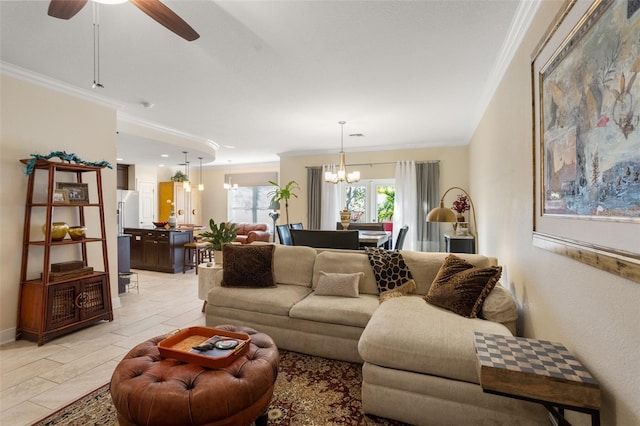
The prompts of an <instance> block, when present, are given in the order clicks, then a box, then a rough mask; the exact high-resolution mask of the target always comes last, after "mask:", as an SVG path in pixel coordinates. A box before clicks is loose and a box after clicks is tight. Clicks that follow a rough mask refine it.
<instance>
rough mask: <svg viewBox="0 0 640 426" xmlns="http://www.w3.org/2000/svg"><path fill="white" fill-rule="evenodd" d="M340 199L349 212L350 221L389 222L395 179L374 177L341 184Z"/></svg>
mask: <svg viewBox="0 0 640 426" xmlns="http://www.w3.org/2000/svg"><path fill="white" fill-rule="evenodd" d="M340 199H341V200H344V206H346V208H347V210H349V211H350V212H351V221H352V222H390V221H392V220H393V204H394V201H395V180H394V179H375V180H370V181H360V182H356V183H353V184H347V185H343V186H342V187H341V188H340Z"/></svg>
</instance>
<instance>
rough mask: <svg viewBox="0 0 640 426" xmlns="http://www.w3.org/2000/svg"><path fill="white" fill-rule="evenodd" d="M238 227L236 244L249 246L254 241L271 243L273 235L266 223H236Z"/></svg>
mask: <svg viewBox="0 0 640 426" xmlns="http://www.w3.org/2000/svg"><path fill="white" fill-rule="evenodd" d="M235 225H236V226H237V227H238V235H237V236H236V240H235V241H236V242H238V243H241V244H249V243H252V242H254V241H264V242H267V243H268V242H269V241H271V234H270V233H269V231H268V227H267V224H266V223H236V224H235Z"/></svg>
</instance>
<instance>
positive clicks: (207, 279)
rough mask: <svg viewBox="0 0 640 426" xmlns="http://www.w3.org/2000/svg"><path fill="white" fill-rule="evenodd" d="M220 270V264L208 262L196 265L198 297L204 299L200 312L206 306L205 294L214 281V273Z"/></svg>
mask: <svg viewBox="0 0 640 426" xmlns="http://www.w3.org/2000/svg"><path fill="white" fill-rule="evenodd" d="M221 270H222V265H220V264H216V263H212V262H208V263H202V264H200V265H198V271H199V274H198V299H200V300H204V303H203V304H202V312H204V309H205V308H206V307H207V295H208V294H209V290H211V288H212V287H213V284H214V283H215V278H216V274H217V273H218V272H220V271H221Z"/></svg>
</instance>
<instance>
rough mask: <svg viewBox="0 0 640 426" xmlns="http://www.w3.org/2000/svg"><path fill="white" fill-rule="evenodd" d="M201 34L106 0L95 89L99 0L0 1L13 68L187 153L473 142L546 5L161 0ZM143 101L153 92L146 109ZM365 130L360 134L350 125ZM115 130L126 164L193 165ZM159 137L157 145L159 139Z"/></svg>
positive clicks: (233, 157)
mask: <svg viewBox="0 0 640 426" xmlns="http://www.w3.org/2000/svg"><path fill="white" fill-rule="evenodd" d="M164 3H165V4H166V5H167V6H169V7H170V8H171V9H172V10H173V11H174V12H176V13H177V14H178V15H180V16H181V17H182V18H183V19H184V20H185V21H187V22H188V23H189V24H190V25H191V26H192V27H193V28H194V29H195V30H196V31H197V32H198V33H199V34H200V38H199V39H198V40H196V41H193V42H187V41H185V40H183V39H182V38H180V37H178V36H176V35H175V34H173V33H171V32H169V31H168V30H167V29H165V28H164V27H162V26H161V25H159V24H158V23H156V22H155V21H153V20H152V19H151V18H149V17H148V16H147V15H145V14H144V13H142V12H141V11H140V10H138V9H137V8H136V7H135V6H133V5H132V4H131V3H125V4H121V5H112V6H107V5H100V6H99V13H100V67H99V71H100V83H102V85H103V86H104V88H103V89H92V88H91V85H92V82H93V78H94V77H93V76H94V66H93V5H92V4H91V3H89V4H87V5H86V6H85V7H84V8H83V9H82V10H81V11H80V12H79V13H78V14H77V15H76V16H74V17H73V18H71V19H70V20H68V21H65V20H60V19H56V18H52V17H50V16H48V15H47V8H48V1H6V0H2V1H0V24H1V30H0V31H1V32H0V38H1V44H0V54H1V60H2V65H3V72H8V70H11V72H13V73H14V74H21V75H33V76H37V78H38V79H40V80H41V81H42V80H44V81H47V82H53V84H55V85H57V87H59V88H60V87H62V88H64V89H65V90H66V89H70V90H72V91H75V92H76V93H81V94H82V95H84V96H88V97H91V98H97V99H100V100H103V101H106V102H109V103H112V104H115V105H116V106H117V108H118V114H119V122H120V120H121V118H122V122H129V123H131V122H134V123H137V124H141V123H142V124H143V125H144V126H149V127H151V128H153V129H154V130H158V129H160V131H161V132H163V131H164V132H166V133H169V134H172V135H173V136H175V135H176V134H177V135H181V136H182V137H183V138H184V139H187V140H189V147H188V148H187V149H186V150H187V151H188V152H189V161H190V162H191V164H195V162H197V161H198V160H197V157H198V156H203V157H204V160H203V161H204V162H205V164H208V163H211V161H212V160H213V158H214V151H213V149H212V148H211V146H212V145H217V147H218V149H217V151H216V152H215V158H216V159H215V162H213V163H211V164H213V165H216V164H219V165H228V163H229V162H232V163H233V164H247V163H261V162H273V161H278V159H279V157H278V155H296V154H302V153H307V154H313V153H318V154H319V153H337V151H338V150H339V148H340V125H339V124H338V121H340V120H344V121H346V122H347V124H346V125H345V128H344V129H345V138H344V150H345V151H346V152H350V151H363V150H382V149H397V148H415V147H431V146H443V145H463V144H466V143H468V141H469V138H470V137H471V134H472V132H473V131H474V129H475V126H476V125H477V123H478V121H479V119H480V118H481V114H482V111H483V110H484V108H485V106H486V103H487V102H488V100H489V97H490V95H491V94H492V92H493V89H494V87H495V85H496V83H497V81H498V79H499V78H500V77H501V75H502V72H503V70H504V67H505V66H506V65H508V61H509V60H510V52H511V51H512V50H513V49H514V48H515V47H517V43H519V39H518V37H520V34H522V33H523V32H524V30H526V26H528V22H529V19H530V18H529V17H530V16H531V15H532V14H533V12H534V10H535V8H537V2H533V1H529V0H523V1H520V0H452V1H444V0H432V1H383V0H380V1H345V0H342V1H340V0H335V1H320V0H308V1H304V0H283V1H270V0H263V1H211V0H188V1H169V0H167V1H164ZM143 102H149V103H152V104H154V106H153V108H145V107H143V106H142V103H143ZM353 133H362V134H364V137H357V138H356V137H349V135H350V134H353ZM158 139H161V138H140V137H138V136H136V135H133V134H128V133H127V132H126V131H121V132H120V134H119V135H118V156H119V157H123V158H125V160H124V162H127V163H138V164H159V163H161V162H163V161H165V160H161V159H158V155H159V154H160V153H161V152H164V151H165V150H167V151H168V150H169V149H172V150H173V151H172V152H171V157H170V159H167V160H166V161H167V162H168V163H167V165H173V164H172V163H175V164H178V163H182V162H184V157H183V154H182V151H184V150H185V146H175V145H173V144H172V143H167V142H166V141H160V142H159V141H158ZM158 144H160V145H158Z"/></svg>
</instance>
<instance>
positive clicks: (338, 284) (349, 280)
mask: <svg viewBox="0 0 640 426" xmlns="http://www.w3.org/2000/svg"><path fill="white" fill-rule="evenodd" d="M362 277H364V273H363V272H356V273H354V274H338V273H329V272H324V271H320V272H318V284H317V285H316V288H315V290H314V294H315V295H316V296H343V297H358V296H359V293H358V285H359V284H360V278H362Z"/></svg>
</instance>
